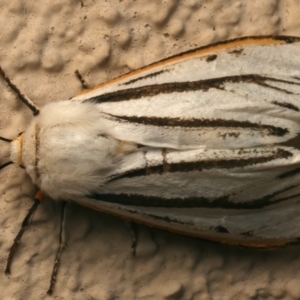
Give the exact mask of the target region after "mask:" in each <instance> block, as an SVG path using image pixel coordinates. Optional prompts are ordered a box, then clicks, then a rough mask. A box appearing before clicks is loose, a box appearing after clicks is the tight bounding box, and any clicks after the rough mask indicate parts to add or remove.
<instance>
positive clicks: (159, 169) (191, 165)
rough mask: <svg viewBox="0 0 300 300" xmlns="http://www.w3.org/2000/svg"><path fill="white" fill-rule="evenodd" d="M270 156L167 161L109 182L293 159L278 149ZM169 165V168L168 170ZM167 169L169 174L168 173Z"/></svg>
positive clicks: (118, 175)
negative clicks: (178, 161)
mask: <svg viewBox="0 0 300 300" xmlns="http://www.w3.org/2000/svg"><path fill="white" fill-rule="evenodd" d="M240 154H241V155H242V154H243V150H240ZM267 154H268V155H266V156H261V157H250V158H241V159H227V160H226V159H219V160H209V161H193V162H180V163H167V160H165V161H164V163H163V164H160V165H157V166H147V167H146V168H142V169H135V170H131V171H129V172H127V173H122V174H117V175H116V176H114V177H111V178H110V179H109V181H108V182H112V181H116V180H119V179H123V178H133V177H139V176H149V175H152V174H160V175H162V174H166V173H175V172H181V173H184V172H193V171H198V172H201V171H202V170H211V169H233V168H243V167H247V166H253V165H257V164H263V163H267V162H269V161H273V160H277V159H287V158H289V157H292V156H293V154H292V153H291V152H289V151H286V150H283V149H280V148H278V149H276V150H274V151H272V152H268V153H267ZM166 163H167V168H166ZM166 169H167V172H166ZM108 182H107V183H108Z"/></svg>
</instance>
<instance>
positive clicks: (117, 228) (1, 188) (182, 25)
mask: <svg viewBox="0 0 300 300" xmlns="http://www.w3.org/2000/svg"><path fill="white" fill-rule="evenodd" d="M299 8H300V1H299V0H286V1H279V0H277V1H275V0H264V1H261V0H255V1H236V0H227V1H216V0H212V1H199V0H186V1H184V0H182V1H179V0H178V1H171V0H170V1H168V0H164V1H159V0H152V1H146V0H141V1H134V0H119V1H117V0H111V1H104V0H94V1H93V0H82V1H79V0H72V1H71V0H59V1H57V0H54V1H53V0H51V1H49V0H44V1H29V0H20V1H11V0H0V28H1V31H0V64H1V66H2V68H3V69H4V70H5V71H6V73H7V75H8V76H9V77H10V78H11V79H12V80H13V82H14V83H15V84H16V85H17V86H18V87H19V88H20V89H21V90H22V91H23V92H24V93H25V94H26V95H28V96H29V97H30V98H31V99H32V100H33V101H34V102H35V103H36V105H38V106H39V107H41V106H43V105H44V104H45V103H48V102H52V101H57V100H62V99H69V98H70V97H72V96H73V95H75V94H76V93H78V92H79V91H80V90H81V86H80V83H79V82H78V80H77V78H76V77H75V75H74V71H75V70H76V69H78V70H79V71H80V72H81V74H82V75H83V77H84V78H85V80H86V82H87V83H88V85H89V86H93V85H95V84H98V83H101V82H105V81H107V80H108V79H111V78H113V77H116V76H118V75H121V74H124V73H126V72H128V71H130V70H133V69H137V68H139V67H142V66H144V65H147V64H149V63H152V62H154V61H157V60H160V59H162V58H165V57H168V56H170V55H174V54H176V53H180V52H182V51H185V50H189V49H191V48H194V47H198V46H203V45H206V44H210V43H213V42H217V41H221V40H227V39H231V38H235V37H241V36H249V35H270V34H284V35H296V36H300V18H299ZM228 67H230V65H229V66H228ZM0 113H1V114H0V116H1V117H0V134H1V135H2V136H5V137H7V138H14V137H15V136H16V135H17V134H18V133H19V132H21V131H23V130H24V129H26V126H27V124H28V123H29V122H30V119H31V118H32V116H31V112H30V111H29V110H28V109H27V108H26V107H25V106H24V105H23V104H22V103H20V102H19V101H18V100H17V98H16V96H15V95H14V94H13V93H12V92H11V91H10V89H9V88H8V87H7V85H6V84H5V83H4V82H3V81H2V80H0ZM8 159H9V145H8V144H5V143H1V145H0V162H1V163H4V162H6V161H7V160H8ZM35 191H36V189H35V187H34V186H33V185H32V183H31V181H30V179H29V178H28V176H27V175H26V174H25V172H24V170H22V169H20V168H19V167H17V166H13V165H12V166H9V167H7V168H6V169H3V170H1V173H0V194H1V201H0V211H1V215H0V228H1V230H0V286H1V296H0V298H1V299H4V300H12V299H46V298H47V299H48V297H49V296H47V295H46V291H47V288H48V285H49V280H50V275H51V271H52V266H53V261H54V258H55V252H56V249H57V247H58V235H59V226H60V211H61V204H60V203H59V202H54V201H52V200H51V199H46V200H45V201H44V203H43V205H41V206H40V208H39V209H38V211H37V213H36V214H35V216H34V218H33V220H32V222H31V224H30V226H29V227H28V230H27V231H26V233H25V234H24V236H23V239H22V241H21V243H20V246H19V249H18V251H17V253H16V257H15V260H14V262H13V265H12V274H11V275H9V276H7V275H4V268H5V264H6V259H7V255H8V251H9V248H10V246H11V244H12V241H13V239H14V237H15V235H16V233H17V232H18V230H19V228H20V225H21V222H22V220H23V218H24V216H25V214H26V211H27V210H28V208H29V207H30V206H31V204H32V198H33V196H34V194H35ZM66 217H67V219H66V242H67V248H66V249H65V251H64V252H63V255H62V258H61V265H60V269H59V274H58V278H57V284H56V287H55V290H54V294H53V296H52V297H53V298H55V299H101V300H111V299H143V300H146V299H147V300H148V299H191V300H192V299H194V300H198V299H199V300H210V299H211V300H219V299H221V300H222V299H224V300H227V299H230V300H233V299H238V300H243V299H245V300H246V299H288V300H289V299H299V298H300V285H299V278H300V271H299V270H300V255H299V247H293V248H288V249H280V250H273V251H258V250H253V249H241V248H237V247H229V246H223V245H218V244H212V243H208V242H204V241H201V240H196V239H192V238H188V237H183V236H179V235H175V234H172V233H166V232H163V231H160V230H157V229H150V228H147V227H144V226H141V225H138V246H137V253H136V256H135V257H132V255H131V234H130V231H129V230H128V227H127V226H126V224H125V223H124V222H123V221H122V220H120V219H118V218H115V217H112V216H108V215H104V214H101V213H99V212H95V211H91V210H89V209H86V208H83V207H80V206H77V205H70V206H69V207H68V209H67V215H66Z"/></svg>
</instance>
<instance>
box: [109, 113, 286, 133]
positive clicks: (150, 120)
mask: <svg viewBox="0 0 300 300" xmlns="http://www.w3.org/2000/svg"><path fill="white" fill-rule="evenodd" d="M107 115H109V116H112V117H115V118H116V119H117V120H118V121H125V122H129V123H136V124H143V125H148V126H161V127H163V126H165V127H187V128H200V127H212V128H220V127H223V128H224V127H225V128H233V129H241V128H242V129H251V130H257V131H260V132H263V131H266V133H265V134H266V135H272V136H278V137H282V136H285V135H286V134H288V133H289V130H288V129H287V128H281V127H275V126H272V125H263V124H258V123H251V122H250V121H236V120H224V119H195V118H190V119H181V118H165V117H163V118H160V117H136V116H113V115H111V114H107ZM236 134H238V133H236V132H227V133H226V135H229V136H234V135H236ZM224 138H225V137H224Z"/></svg>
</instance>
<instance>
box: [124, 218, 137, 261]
mask: <svg viewBox="0 0 300 300" xmlns="http://www.w3.org/2000/svg"><path fill="white" fill-rule="evenodd" d="M124 222H125V223H126V225H127V226H128V228H129V230H130V233H131V253H132V255H133V256H135V254H136V245H137V228H136V224H135V223H133V222H131V221H127V220H124Z"/></svg>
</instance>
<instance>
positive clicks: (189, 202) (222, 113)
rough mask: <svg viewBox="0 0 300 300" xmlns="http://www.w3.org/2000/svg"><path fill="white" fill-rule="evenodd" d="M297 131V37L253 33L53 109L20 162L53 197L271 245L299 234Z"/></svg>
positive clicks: (25, 142) (33, 127) (25, 141)
mask: <svg viewBox="0 0 300 300" xmlns="http://www.w3.org/2000/svg"><path fill="white" fill-rule="evenodd" d="M299 132H300V38H297V37H287V36H278V37H249V38H241V39H236V40H231V41H228V42H221V43H217V44H214V45H210V46H207V47H202V48H199V49H195V50H191V51H188V52H185V53H182V54H179V55H177V56H173V57H171V58H168V59H165V60H162V61H160V62H157V63H154V64H152V65H150V66H147V67H144V68H142V69H139V70H136V71H133V72H131V73H129V74H126V75H124V76H121V77H119V78H116V79H113V80H111V81H109V82H107V83H104V84H101V85H99V86H97V87H95V88H93V89H91V90H85V91H84V92H83V93H81V94H79V95H77V96H76V97H74V98H72V99H71V100H66V101H59V102H55V103H50V104H48V105H46V106H44V107H43V108H42V109H41V110H40V113H39V114H38V115H37V116H36V117H35V118H34V119H33V120H32V122H31V124H30V125H29V126H28V128H27V129H26V131H25V132H24V133H23V134H21V135H20V136H19V137H18V138H17V139H15V140H14V141H13V142H12V150H11V160H12V161H13V162H15V163H17V164H19V165H21V166H24V167H25V169H26V172H27V173H28V174H29V175H30V177H31V179H32V181H33V183H34V184H36V185H37V186H38V187H39V188H40V189H41V191H42V192H43V193H45V194H46V195H48V196H50V197H51V198H53V199H56V200H67V201H75V202H77V203H79V204H80V205H83V206H87V207H91V208H92V209H95V210H99V211H103V212H107V213H111V214H115V215H118V216H120V217H122V218H125V219H128V220H132V221H136V222H139V223H143V224H147V225H150V226H155V227H159V228H162V229H166V230H170V231H173V232H178V233H181V234H185V235H191V236H195V237H200V238H205V239H210V240H215V241H221V242H226V243H232V244H238V245H246V246H254V247H265V246H271V247H273V246H281V245H284V244H289V243H295V242H298V241H299V238H300V205H299V200H300V186H299V183H300V151H299V149H297V146H299V145H297V143H296V142H295V140H294V138H296V137H297V135H298V134H299ZM287 142H288V144H287ZM298 148H299V147H298Z"/></svg>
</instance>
